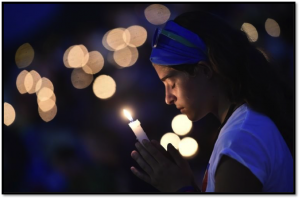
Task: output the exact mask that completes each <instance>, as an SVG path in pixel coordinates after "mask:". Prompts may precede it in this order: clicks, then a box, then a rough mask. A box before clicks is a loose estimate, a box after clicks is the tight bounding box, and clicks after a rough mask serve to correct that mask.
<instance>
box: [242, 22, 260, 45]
mask: <svg viewBox="0 0 300 199" xmlns="http://www.w3.org/2000/svg"><path fill="white" fill-rule="evenodd" d="M241 30H242V31H244V32H245V33H246V34H247V35H248V39H249V41H250V42H256V41H257V39H258V32H257V30H256V28H255V27H254V26H253V25H252V24H250V23H243V25H242V28H241Z"/></svg>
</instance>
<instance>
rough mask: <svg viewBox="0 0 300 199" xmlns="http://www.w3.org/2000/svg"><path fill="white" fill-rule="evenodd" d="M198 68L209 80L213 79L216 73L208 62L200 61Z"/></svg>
mask: <svg viewBox="0 0 300 199" xmlns="http://www.w3.org/2000/svg"><path fill="white" fill-rule="evenodd" d="M196 68H197V70H201V71H202V72H203V75H205V76H206V77H207V78H208V79H211V78H212V77H213V74H214V71H213V69H212V67H211V65H210V64H209V63H208V62H205V61H200V62H198V65H197V67H196ZM196 72H198V71H196Z"/></svg>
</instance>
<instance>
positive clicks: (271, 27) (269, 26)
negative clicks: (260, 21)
mask: <svg viewBox="0 0 300 199" xmlns="http://www.w3.org/2000/svg"><path fill="white" fill-rule="evenodd" d="M265 28H266V31H267V33H268V34H269V35H270V36H272V37H279V35H280V26H279V24H278V23H277V22H276V21H275V20H274V19H271V18H268V19H267V20H266V22H265Z"/></svg>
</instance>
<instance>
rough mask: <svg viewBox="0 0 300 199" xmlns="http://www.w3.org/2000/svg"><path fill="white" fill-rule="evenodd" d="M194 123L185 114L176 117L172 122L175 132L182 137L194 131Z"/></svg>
mask: <svg viewBox="0 0 300 199" xmlns="http://www.w3.org/2000/svg"><path fill="white" fill-rule="evenodd" d="M192 126H193V123H192V122H191V120H189V119H188V117H187V116H186V115H184V114H179V115H177V116H175V117H174V118H173V120H172V129H173V131H174V132H175V133H176V134H177V135H180V136H183V135H186V134H188V133H189V132H190V131H191V129H192Z"/></svg>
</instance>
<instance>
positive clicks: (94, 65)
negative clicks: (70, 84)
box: [82, 51, 104, 74]
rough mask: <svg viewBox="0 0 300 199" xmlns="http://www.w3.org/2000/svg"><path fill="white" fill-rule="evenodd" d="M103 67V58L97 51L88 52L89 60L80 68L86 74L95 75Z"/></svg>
mask: <svg viewBox="0 0 300 199" xmlns="http://www.w3.org/2000/svg"><path fill="white" fill-rule="evenodd" d="M103 66H104V58H103V56H102V54H101V53H100V52H98V51H91V52H89V60H88V62H87V63H86V64H85V65H84V66H83V67H82V69H83V70H84V72H85V73H87V74H96V73H98V72H100V71H101V70H102V68H103Z"/></svg>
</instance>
